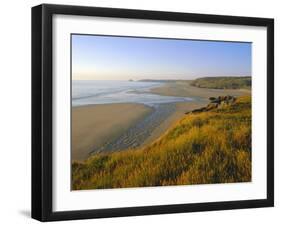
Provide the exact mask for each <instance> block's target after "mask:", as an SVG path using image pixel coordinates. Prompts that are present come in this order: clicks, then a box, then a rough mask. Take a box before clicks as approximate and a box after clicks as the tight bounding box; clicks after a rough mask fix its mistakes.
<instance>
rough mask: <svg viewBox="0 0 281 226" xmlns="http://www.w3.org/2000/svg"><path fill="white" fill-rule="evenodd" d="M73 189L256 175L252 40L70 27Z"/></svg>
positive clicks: (204, 181)
mask: <svg viewBox="0 0 281 226" xmlns="http://www.w3.org/2000/svg"><path fill="white" fill-rule="evenodd" d="M70 49H71V69H70V71H71V73H70V74H71V75H70V76H71V83H72V84H71V100H70V101H71V108H72V109H71V189H72V190H87V189H117V188H139V187H154V186H175V185H198V184H201V185H202V184H218V183H243V182H251V180H252V161H251V155H252V126H251V124H252V110H251V106H252V104H251V103H252V98H251V85H252V77H251V76H252V43H251V42H234V41H233V42H232V41H223V40H196V39H173V38H157V37H130V36H111V35H95V34H74V33H73V34H71V41H70Z"/></svg>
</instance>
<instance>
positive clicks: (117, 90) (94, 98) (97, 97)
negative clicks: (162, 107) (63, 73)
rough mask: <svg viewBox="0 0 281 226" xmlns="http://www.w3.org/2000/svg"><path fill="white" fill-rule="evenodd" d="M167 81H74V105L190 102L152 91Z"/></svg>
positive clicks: (186, 98) (189, 99) (184, 98)
mask: <svg viewBox="0 0 281 226" xmlns="http://www.w3.org/2000/svg"><path fill="white" fill-rule="evenodd" d="M163 85H165V82H147V81H145V82H142V81H96V80H73V81H72V106H73V107H76V106H83V105H91V104H112V103H139V104H144V105H148V106H151V107H155V106H159V104H166V103H177V102H188V101H191V100H192V99H191V98H189V97H174V96H163V95H157V94H153V93H150V92H149V90H150V89H151V88H155V87H159V86H163Z"/></svg>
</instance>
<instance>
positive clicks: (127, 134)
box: [72, 81, 250, 161]
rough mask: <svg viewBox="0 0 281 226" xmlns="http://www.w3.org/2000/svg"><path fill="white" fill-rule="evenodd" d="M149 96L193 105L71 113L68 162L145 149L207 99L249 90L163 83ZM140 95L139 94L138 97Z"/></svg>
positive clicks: (90, 109)
mask: <svg viewBox="0 0 281 226" xmlns="http://www.w3.org/2000/svg"><path fill="white" fill-rule="evenodd" d="M150 92H151V93H154V94H158V95H162V96H180V97H191V98H192V99H193V101H190V102H179V103H165V104H159V105H156V106H154V107H149V106H146V105H143V104H134V103H124V104H95V105H88V106H82V107H73V109H72V160H74V161H82V160H84V159H86V158H87V157H88V156H89V155H90V154H95V153H100V152H113V151H120V150H125V149H129V148H135V147H140V146H145V145H147V144H149V143H151V142H152V141H154V140H156V139H157V138H159V137H160V136H161V135H162V134H163V133H165V132H166V131H167V129H168V128H169V127H170V126H171V125H172V124H173V123H175V122H176V121H178V120H179V119H180V118H182V117H183V116H184V114H185V113H186V112H189V111H191V110H194V109H196V108H201V107H203V106H205V105H206V104H207V103H208V102H209V101H208V98H209V97H211V96H220V95H234V96H241V95H245V94H249V93H250V90H227V89H221V90H218V89H206V88H197V87H193V86H190V85H189V82H188V81H183V82H181V81H180V82H173V83H164V84H163V86H161V87H156V88H152V89H151V90H150ZM140 95H141V94H140Z"/></svg>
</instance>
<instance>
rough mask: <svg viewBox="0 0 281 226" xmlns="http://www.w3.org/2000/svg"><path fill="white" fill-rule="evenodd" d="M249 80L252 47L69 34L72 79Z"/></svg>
mask: <svg viewBox="0 0 281 226" xmlns="http://www.w3.org/2000/svg"><path fill="white" fill-rule="evenodd" d="M205 76H251V43H238V42H218V41H194V40H175V39H156V38H133V37H117V36H95V35H72V79H89V80H91V79H92V80H128V79H134V80H135V79H193V78H197V77H205Z"/></svg>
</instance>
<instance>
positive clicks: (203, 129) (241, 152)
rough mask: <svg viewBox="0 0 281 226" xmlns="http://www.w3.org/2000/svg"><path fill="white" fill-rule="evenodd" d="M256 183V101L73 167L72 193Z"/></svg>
mask: <svg viewBox="0 0 281 226" xmlns="http://www.w3.org/2000/svg"><path fill="white" fill-rule="evenodd" d="M249 181H251V97H250V96H243V97H239V98H237V99H235V101H234V102H233V103H231V104H225V105H222V106H216V107H215V108H212V109H208V110H207V111H206V110H205V111H202V112H200V111H198V112H193V113H188V114H186V115H185V116H184V117H183V118H182V119H181V120H180V121H178V122H177V123H176V124H175V125H173V126H172V127H171V128H170V129H169V130H168V131H167V132H166V133H165V134H163V135H162V136H161V137H160V138H159V139H157V140H156V141H154V142H153V143H151V144H150V145H147V146H146V147H144V148H138V149H130V150H124V151H119V152H114V153H100V154H95V155H92V156H91V157H89V158H88V159H87V160H85V161H83V162H73V163H72V189H73V190H80V189H102V188H124V187H145V186H161V185H189V184H213V183H233V182H249Z"/></svg>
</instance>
